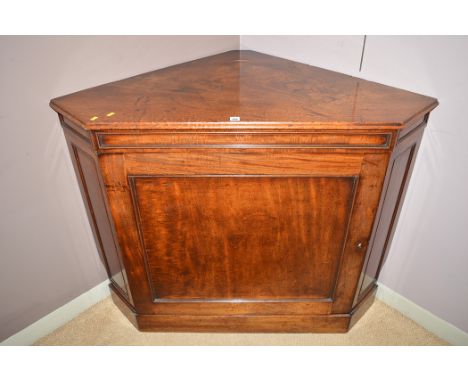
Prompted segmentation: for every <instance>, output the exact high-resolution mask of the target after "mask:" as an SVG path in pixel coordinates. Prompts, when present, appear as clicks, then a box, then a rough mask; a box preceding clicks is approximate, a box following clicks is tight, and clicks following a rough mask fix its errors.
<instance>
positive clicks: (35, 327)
mask: <svg viewBox="0 0 468 382" xmlns="http://www.w3.org/2000/svg"><path fill="white" fill-rule="evenodd" d="M109 282H110V281H109V280H105V281H103V282H102V283H100V284H98V285H96V286H95V287H94V288H92V289H90V290H89V291H87V292H85V293H83V294H82V295H80V296H78V297H77V298H75V299H73V300H72V301H70V302H68V303H66V304H65V305H63V306H61V307H60V308H58V309H56V310H54V311H53V312H52V313H49V314H48V315H47V316H45V317H42V318H41V319H40V320H38V321H36V322H35V323H33V324H31V325H29V326H28V327H27V328H24V329H23V330H21V331H20V332H18V333H16V334H14V335H12V336H11V337H9V338H7V339H6V340H4V341H3V342H1V343H0V345H2V346H3V345H10V346H15V345H16V346H18V345H32V344H33V343H34V342H36V341H37V340H38V339H40V338H42V337H44V336H46V335H48V334H50V333H52V332H53V331H54V330H55V329H58V328H59V327H61V326H62V325H65V324H66V323H67V322H69V321H71V320H73V319H74V318H75V317H76V316H78V315H79V314H80V313H81V312H83V311H85V310H86V309H88V308H89V307H91V306H93V305H94V304H96V303H98V302H99V301H101V300H103V299H104V298H106V297H107V296H109V295H110V290H109Z"/></svg>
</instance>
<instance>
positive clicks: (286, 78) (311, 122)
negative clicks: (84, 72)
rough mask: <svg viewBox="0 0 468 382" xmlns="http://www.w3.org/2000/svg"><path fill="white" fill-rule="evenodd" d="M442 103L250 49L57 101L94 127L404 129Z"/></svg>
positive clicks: (54, 105)
mask: <svg viewBox="0 0 468 382" xmlns="http://www.w3.org/2000/svg"><path fill="white" fill-rule="evenodd" d="M436 106H437V100H436V99H434V98H431V97H426V96H423V95H420V94H416V93H412V92H409V91H406V90H401V89H397V88H394V87H390V86H385V85H381V84H378V83H375V82H370V81H366V80H362V79H359V78H356V77H352V76H348V75H345V74H341V73H337V72H333V71H330V70H325V69H321V68H317V67H314V66H309V65H305V64H301V63H298V62H294V61H290V60H285V59H282V58H278V57H273V56H269V55H266V54H261V53H258V52H254V51H246V50H236V51H229V52H225V53H221V54H218V55H215V56H210V57H205V58H201V59H198V60H195V61H190V62H187V63H183V64H179V65H174V66H170V67H167V68H164V69H159V70H155V71H153V72H148V73H144V74H140V75H138V76H135V77H131V78H127V79H124V80H120V81H115V82H111V83H108V84H105V85H100V86H97V87H94V88H90V89H86V90H82V91H79V92H76V93H73V94H70V95H67V96H63V97H59V98H55V99H53V100H52V101H51V107H52V108H53V109H54V110H55V111H57V112H58V113H60V114H62V115H63V116H64V117H65V118H67V119H69V120H71V121H72V122H74V123H75V124H77V125H79V126H81V127H83V128H85V129H88V130H108V129H111V130H112V129H168V128H169V129H204V128H216V129H219V128H221V129H230V128H233V127H235V128H239V127H240V126H242V127H243V128H262V127H272V126H275V127H276V128H283V129H291V128H294V129H359V128H373V129H375V128H385V129H401V128H404V127H405V126H407V125H408V124H410V123H411V122H412V121H413V120H415V119H416V118H421V116H424V114H426V113H428V112H430V111H431V110H432V109H433V108H435V107H436Z"/></svg>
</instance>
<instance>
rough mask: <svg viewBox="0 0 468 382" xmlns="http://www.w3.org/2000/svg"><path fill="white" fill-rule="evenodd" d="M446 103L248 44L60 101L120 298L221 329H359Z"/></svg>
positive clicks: (181, 326) (168, 319)
mask: <svg viewBox="0 0 468 382" xmlns="http://www.w3.org/2000/svg"><path fill="white" fill-rule="evenodd" d="M436 106H437V101H436V100H435V99H433V98H430V97H426V96H422V95H418V94H415V93H411V92H407V91H404V90H400V89H395V88H391V87H388V86H384V85H380V84H376V83H373V82H369V81H364V80H361V79H358V78H354V77H350V76H346V75H344V74H339V73H335V72H331V71H328V70H324V69H320V68H315V67H312V66H308V65H304V64H299V63H296V62H293V61H288V60H284V59H280V58H277V57H272V56H268V55H264V54H260V53H256V52H252V51H231V52H226V53H222V54H219V55H216V56H211V57H207V58H204V59H200V60H196V61H192V62H188V63H185V64H180V65H176V66H172V67H169V68H164V69H160V70H157V71H154V72H150V73H145V74H142V75H139V76H136V77H132V78H129V79H125V80H121V81H117V82H113V83H110V84H106V85H102V86H98V87H96V88H91V89H87V90H83V91H80V92H77V93H74V94H71V95H68V96H64V97H60V98H56V99H54V100H52V101H51V107H52V108H53V109H54V110H55V111H56V112H57V113H58V114H59V117H60V121H61V124H62V127H63V129H64V132H65V137H66V140H67V143H68V147H69V150H70V153H71V157H72V161H73V165H74V168H75V171H76V175H77V178H78V181H79V185H80V189H81V193H82V195H83V200H84V202H85V205H86V208H87V212H88V217H89V221H90V224H91V227H92V229H93V233H94V236H95V239H96V244H97V247H98V250H99V253H100V255H101V259H102V261H103V263H104V265H105V267H106V269H107V271H108V274H109V278H110V280H111V285H110V287H111V291H112V297H113V299H114V301H115V303H116V304H117V306H118V307H119V308H120V309H121V310H122V311H123V312H124V313H125V314H126V316H127V317H128V318H129V319H130V321H131V322H132V323H133V324H134V325H135V326H136V327H137V328H138V329H140V330H154V331H207V332H346V331H347V330H348V329H349V328H350V326H352V325H353V324H354V322H356V321H357V320H358V319H359V317H360V316H361V315H362V314H363V313H364V312H365V310H366V309H367V308H368V307H369V306H370V305H371V303H372V300H373V298H374V296H375V291H376V280H377V278H378V275H379V271H380V269H381V267H382V264H383V262H384V260H385V256H386V254H387V252H388V248H389V243H390V241H391V238H392V235H393V232H394V229H395V225H396V222H397V220H398V213H399V210H400V206H401V204H402V201H403V198H404V194H405V191H406V188H407V185H408V182H409V179H410V175H411V172H412V168H413V165H414V160H415V157H416V153H417V150H418V147H419V143H420V141H421V137H422V134H423V131H424V127H425V126H426V123H427V119H428V116H429V113H430V111H431V110H432V109H433V108H435V107H436ZM231 117H235V118H231Z"/></svg>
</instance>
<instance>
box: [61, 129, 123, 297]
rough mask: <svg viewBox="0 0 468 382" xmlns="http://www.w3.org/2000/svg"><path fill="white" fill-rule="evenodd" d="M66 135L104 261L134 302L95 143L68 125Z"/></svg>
mask: <svg viewBox="0 0 468 382" xmlns="http://www.w3.org/2000/svg"><path fill="white" fill-rule="evenodd" d="M64 133H65V137H66V140H67V144H68V148H69V151H70V154H71V158H72V162H73V167H74V169H75V174H76V176H77V179H78V184H79V186H80V191H81V195H82V197H83V201H84V203H85V207H86V212H87V214H88V219H89V222H90V224H91V228H92V231H93V235H94V238H95V240H96V244H97V248H98V252H99V255H100V258H101V261H102V262H103V264H104V266H105V268H106V270H107V274H108V275H109V278H110V279H111V281H112V282H113V283H114V284H115V285H116V287H118V288H119V290H120V291H121V292H122V294H123V295H124V296H125V297H126V298H127V299H129V300H131V297H130V294H129V291H128V287H127V280H126V273H125V269H124V267H123V265H122V261H121V258H120V256H119V252H118V251H119V250H118V247H117V245H116V242H115V240H114V235H113V231H112V226H111V221H110V217H109V215H108V213H107V208H106V202H105V199H104V193H103V191H102V187H101V182H100V179H99V167H98V164H97V160H96V156H95V154H94V152H93V150H92V146H91V141H89V140H87V139H86V137H85V136H82V135H81V134H79V133H77V132H75V130H73V129H71V128H70V127H68V126H67V125H64Z"/></svg>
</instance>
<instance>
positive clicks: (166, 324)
mask: <svg viewBox="0 0 468 382" xmlns="http://www.w3.org/2000/svg"><path fill="white" fill-rule="evenodd" d="M109 288H110V290H111V296H112V300H113V301H114V303H115V304H116V306H117V307H118V308H119V309H120V311H121V312H122V313H123V314H124V315H125V316H126V317H127V319H128V320H129V321H130V322H131V323H132V324H133V325H134V326H135V327H136V328H137V329H138V330H140V331H143V332H207V333H210V332H218V333H346V332H347V331H348V330H349V329H350V328H351V327H352V326H353V325H354V323H355V322H356V321H357V320H359V318H360V317H361V316H362V315H364V313H365V312H366V311H367V310H368V309H369V308H370V307H371V305H372V303H373V302H374V299H375V294H376V290H377V285H375V286H374V287H373V288H371V289H370V290H369V292H368V293H367V294H366V296H365V297H364V298H363V299H362V300H361V301H360V303H359V304H358V305H357V306H356V307H355V308H354V309H353V311H352V312H351V313H350V314H329V315H305V314H304V315H288V314H275V315H273V314H272V315H253V314H249V315H175V314H159V315H158V314H151V315H147V314H137V313H136V312H135V311H134V310H133V308H132V307H131V306H130V305H129V304H128V303H127V302H126V301H125V299H124V298H123V297H122V295H121V293H120V292H119V290H118V289H117V288H116V287H115V286H114V285H112V284H109Z"/></svg>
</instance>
